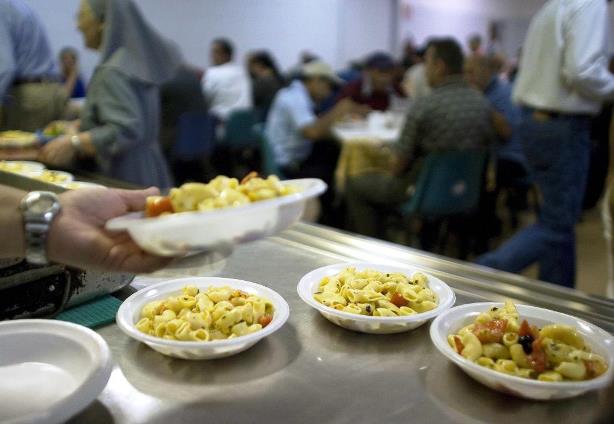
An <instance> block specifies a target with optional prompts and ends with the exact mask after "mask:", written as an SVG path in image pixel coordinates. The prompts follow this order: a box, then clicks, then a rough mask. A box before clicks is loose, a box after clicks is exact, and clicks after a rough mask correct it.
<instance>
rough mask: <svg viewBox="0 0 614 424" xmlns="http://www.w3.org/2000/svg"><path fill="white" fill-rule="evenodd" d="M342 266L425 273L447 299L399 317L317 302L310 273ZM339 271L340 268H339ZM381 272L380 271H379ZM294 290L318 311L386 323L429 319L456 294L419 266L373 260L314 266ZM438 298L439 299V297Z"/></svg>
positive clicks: (445, 308)
mask: <svg viewBox="0 0 614 424" xmlns="http://www.w3.org/2000/svg"><path fill="white" fill-rule="evenodd" d="M341 266H342V267H344V268H347V267H349V266H361V267H364V268H374V269H375V270H376V271H378V269H377V267H378V266H379V267H389V268H397V269H406V270H412V271H410V272H411V273H414V272H421V273H423V274H424V275H426V276H427V277H428V278H429V285H430V283H431V279H434V280H436V281H437V284H440V285H441V286H442V288H443V289H444V291H445V292H447V294H448V300H447V301H446V302H445V303H444V302H441V301H439V303H438V305H437V307H436V308H435V309H431V310H430V311H426V312H420V313H416V314H414V315H407V316H400V317H377V316H368V315H359V314H352V313H350V312H344V311H338V310H337V309H335V308H331V307H330V306H326V305H324V304H322V303H320V302H318V301H317V300H315V299H314V298H313V293H312V292H311V284H310V283H311V281H312V280H315V279H314V278H313V277H312V274H315V273H320V272H322V271H325V270H327V269H335V268H338V267H341ZM339 271H341V270H339ZM339 271H337V272H339ZM380 272H382V271H380ZM301 289H305V290H304V291H306V292H309V293H311V294H312V296H305V295H304V293H303V290H301ZM296 290H297V292H298V295H299V297H300V298H301V299H302V300H303V302H305V303H307V304H308V305H309V306H311V307H312V308H314V309H316V310H318V311H319V312H326V313H330V314H333V315H336V316H338V317H340V318H347V319H352V320H354V321H364V322H368V321H371V322H387V323H399V322H402V323H407V322H415V321H422V320H428V319H431V318H433V317H435V316H437V315H439V314H441V313H442V312H444V311H446V310H447V309H450V308H451V307H452V306H453V305H454V303H455V302H456V294H455V293H454V290H452V288H451V287H450V286H448V285H447V284H446V283H444V282H443V281H442V280H440V279H439V278H437V277H434V276H433V275H431V274H429V273H428V272H427V271H424V270H423V269H421V268H418V267H413V268H412V267H404V266H400V265H386V264H377V263H373V262H341V263H338V264H333V265H326V266H323V267H320V268H316V269H314V270H313V271H310V272H308V273H307V274H305V275H304V276H303V277H302V278H301V280H300V281H299V283H298V285H297V287H296ZM439 300H440V299H439Z"/></svg>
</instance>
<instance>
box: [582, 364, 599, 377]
mask: <svg viewBox="0 0 614 424" xmlns="http://www.w3.org/2000/svg"><path fill="white" fill-rule="evenodd" d="M584 366H585V367H586V377H587V378H594V377H595V376H596V375H597V373H596V372H595V364H594V363H593V361H584Z"/></svg>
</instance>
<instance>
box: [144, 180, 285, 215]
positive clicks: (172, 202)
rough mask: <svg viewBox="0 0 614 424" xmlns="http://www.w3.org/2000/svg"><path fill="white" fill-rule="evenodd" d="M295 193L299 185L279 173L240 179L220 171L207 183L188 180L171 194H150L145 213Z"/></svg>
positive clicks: (205, 208)
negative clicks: (283, 180)
mask: <svg viewBox="0 0 614 424" xmlns="http://www.w3.org/2000/svg"><path fill="white" fill-rule="evenodd" d="M293 193H296V189H295V188H294V187H292V186H288V185H284V184H281V181H279V178H277V177H276V176H275V175H270V176H269V177H268V178H260V177H258V174H256V173H255V172H252V173H250V174H249V175H248V176H246V177H245V178H244V179H243V180H241V181H240V182H239V180H237V179H236V178H229V177H226V176H223V175H220V176H218V177H215V178H214V179H213V180H211V181H209V182H208V183H207V184H203V183H186V184H184V185H182V186H181V187H179V188H173V189H171V192H170V195H169V196H151V197H149V198H148V199H147V202H146V206H145V216H147V217H154V216H160V215H167V214H172V213H177V212H193V211H210V210H214V209H221V208H233V207H238V206H243V205H247V204H250V203H253V202H258V201H262V200H268V199H273V198H276V197H281V196H287V195H289V194H293Z"/></svg>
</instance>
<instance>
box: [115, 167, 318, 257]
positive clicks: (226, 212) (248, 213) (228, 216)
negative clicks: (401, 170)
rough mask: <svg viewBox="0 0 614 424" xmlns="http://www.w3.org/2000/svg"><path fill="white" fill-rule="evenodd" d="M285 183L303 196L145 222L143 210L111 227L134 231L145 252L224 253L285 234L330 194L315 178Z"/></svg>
mask: <svg viewBox="0 0 614 424" xmlns="http://www.w3.org/2000/svg"><path fill="white" fill-rule="evenodd" d="M282 184H284V185H291V186H293V187H296V188H297V189H298V192H297V193H294V194H290V195H288V196H282V197H278V198H275V199H270V200H263V201H260V202H254V203H251V204H249V205H245V206H240V207H237V208H224V209H218V210H213V211H202V212H200V211H198V212H181V213H176V214H171V215H167V216H160V217H155V218H145V217H144V216H143V213H142V212H136V213H131V214H128V215H125V216H122V217H119V218H115V219H112V220H110V221H109V222H107V225H106V228H107V229H108V230H111V231H128V233H130V236H131V237H132V239H133V240H134V241H135V242H136V243H137V244H138V245H139V246H140V247H141V248H143V249H144V250H146V251H148V252H150V253H153V254H157V255H161V256H177V255H182V254H185V253H188V252H202V251H216V250H219V249H223V250H224V249H228V247H229V246H233V245H235V244H239V243H244V242H248V241H252V240H257V239H260V238H263V237H267V236H271V235H273V234H277V233H279V232H281V231H283V230H285V229H286V228H288V227H289V226H290V225H292V224H294V223H296V222H297V221H298V220H299V219H300V218H301V216H302V215H303V212H304V210H305V205H306V203H307V200H309V199H311V198H313V197H317V196H319V195H320V194H322V193H323V192H324V191H326V184H325V183H324V182H323V181H322V180H319V179H315V178H306V179H299V180H287V181H282Z"/></svg>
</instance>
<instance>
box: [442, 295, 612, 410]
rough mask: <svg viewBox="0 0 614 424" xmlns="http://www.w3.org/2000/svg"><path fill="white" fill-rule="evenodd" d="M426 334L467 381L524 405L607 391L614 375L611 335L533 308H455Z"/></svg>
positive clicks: (483, 305) (481, 305)
mask: <svg viewBox="0 0 614 424" xmlns="http://www.w3.org/2000/svg"><path fill="white" fill-rule="evenodd" d="M514 307H515V309H514ZM430 334H431V339H432V341H433V343H434V344H435V346H436V347H437V349H438V350H439V351H440V352H441V353H442V354H443V355H444V356H446V357H447V358H448V359H450V360H451V361H452V362H453V363H455V364H456V365H458V366H459V367H460V368H461V369H462V370H463V371H464V372H465V373H467V374H468V375H469V376H470V377H472V378H474V379H475V380H477V381H478V382H480V383H482V384H484V385H486V386H488V387H490V388H491V389H494V390H497V391H500V392H503V393H506V394H511V395H514V396H518V397H523V398H527V399H535V400H554V399H565V398H569V397H573V396H578V395H581V394H583V393H585V392H587V391H589V390H596V389H600V388H603V387H606V386H607V385H608V384H609V383H610V382H611V381H612V377H613V373H614V369H613V368H612V364H614V337H613V336H612V335H611V334H609V333H608V332H606V331H604V330H602V329H600V328H599V327H597V326H595V325H593V324H590V323H588V322H586V321H583V320H581V319H578V318H575V317H573V316H570V315H566V314H563V313H560V312H555V311H550V310H548V309H542V308H537V307H534V306H527V305H514V304H513V303H511V302H506V303H505V304H503V303H494V302H484V303H471V304H467V305H461V306H457V307H454V308H452V309H450V310H448V311H446V312H444V313H443V314H441V315H440V316H438V317H437V318H436V319H435V320H434V321H433V323H432V324H431V328H430Z"/></svg>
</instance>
